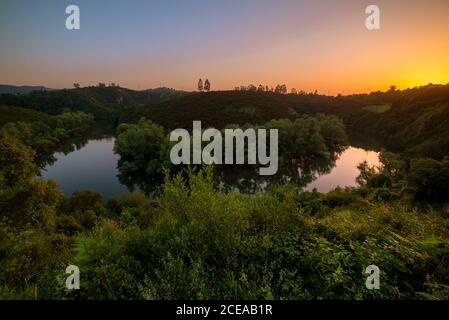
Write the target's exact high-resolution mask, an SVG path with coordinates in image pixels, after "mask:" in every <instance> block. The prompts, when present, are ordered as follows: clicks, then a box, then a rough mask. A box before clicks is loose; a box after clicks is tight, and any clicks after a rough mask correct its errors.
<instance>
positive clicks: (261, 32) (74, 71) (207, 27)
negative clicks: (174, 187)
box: [0, 0, 449, 94]
mask: <svg viewBox="0 0 449 320" xmlns="http://www.w3.org/2000/svg"><path fill="white" fill-rule="evenodd" d="M70 4H76V5H78V6H79V7H80V11H81V30H75V31H68V30H66V28H65V19H66V17H67V15H66V14H65V8H66V6H67V5H70ZM369 4H377V5H379V7H380V10H381V30H379V31H369V30H367V29H366V28H365V18H366V14H365V7H366V6H367V5H369ZM200 77H201V78H205V77H207V78H209V79H210V80H211V83H212V89H215V90H217V89H232V88H234V86H237V85H241V84H244V85H248V84H250V83H253V84H256V85H257V84H259V83H262V84H264V85H265V84H267V85H270V86H274V85H276V84H277V83H285V84H287V86H288V87H289V88H290V87H295V88H297V89H298V90H300V89H302V90H305V91H313V90H318V91H319V92H320V93H325V94H327V93H330V94H337V93H346V94H347V93H353V92H369V91H373V90H385V89H387V88H388V87H389V86H390V85H392V84H395V85H397V86H398V87H399V88H406V87H411V86H416V85H422V84H427V83H430V82H432V83H448V82H449V1H448V0H428V1H418V0H385V1H379V0H377V1H369V0H368V1H365V0H345V1H338V0H328V1H325V0H322V1H320V0H308V1H300V0H269V1H267V0H226V1H219V0H205V1H203V0H177V1H175V0H163V1H162V0H161V1H151V0H148V1H133V0H130V1H118V0H117V1H100V0H71V1H65V0H53V1H50V0H47V1H23V0H0V83H3V84H15V85H25V84H26V85H45V86H48V87H52V88H63V87H71V86H72V84H73V83H74V82H79V83H80V84H81V85H82V86H85V85H91V84H95V83H98V82H116V83H119V84H120V85H121V86H124V87H129V88H133V89H146V88H151V87H156V86H168V87H174V88H177V89H184V90H194V89H195V87H196V82H197V81H198V78H200Z"/></svg>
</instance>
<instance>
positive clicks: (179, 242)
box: [0, 85, 449, 300]
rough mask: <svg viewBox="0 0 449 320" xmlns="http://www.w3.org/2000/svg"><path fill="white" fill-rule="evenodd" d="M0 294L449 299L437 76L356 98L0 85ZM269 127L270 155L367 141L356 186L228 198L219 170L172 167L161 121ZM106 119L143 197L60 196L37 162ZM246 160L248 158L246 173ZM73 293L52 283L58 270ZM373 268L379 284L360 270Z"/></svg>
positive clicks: (443, 90)
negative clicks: (73, 272)
mask: <svg viewBox="0 0 449 320" xmlns="http://www.w3.org/2000/svg"><path fill="white" fill-rule="evenodd" d="M0 105H1V106H0V115H1V120H0V218H1V219H0V270H1V271H0V299H268V300H271V299H276V300H281V299H300V300H316V299H345V300H346V299H350V300H352V299H356V300H362V299H367V300H370V299H388V300H390V299H449V272H448V271H449V240H448V239H449V206H448V201H449V138H448V137H449V121H448V120H449V85H428V86H423V87H418V88H412V89H407V90H397V89H396V88H391V89H390V90H388V91H385V92H373V93H370V94H363V95H348V96H325V95H319V94H317V93H304V92H301V93H291V94H285V93H279V92H265V91H262V92H258V91H247V90H238V91H211V92H192V93H189V92H177V91H172V90H160V91H158V90H153V91H134V90H129V89H126V88H121V87H117V86H114V87H86V88H79V87H78V88H74V89H66V90H52V91H33V92H31V93H27V94H0ZM193 120H201V121H202V122H203V124H204V125H203V126H204V128H207V127H216V128H218V129H220V130H224V129H225V128H237V127H239V128H243V129H244V128H249V127H252V128H267V129H269V128H277V129H278V130H279V154H280V163H281V164H282V166H283V168H287V167H288V165H291V164H292V163H293V164H294V163H297V162H301V163H316V162H319V161H321V160H328V161H335V159H336V158H338V156H339V154H340V152H341V151H342V150H344V149H345V148H346V147H347V146H348V144H349V142H351V143H352V144H359V145H363V146H366V147H367V148H372V149H373V150H379V151H380V165H379V166H376V167H373V166H370V165H369V164H368V163H366V162H365V163H360V164H359V166H358V170H359V175H358V177H357V183H358V186H357V187H347V188H336V189H334V190H332V191H329V192H327V193H320V192H318V191H316V190H312V191H306V190H304V188H303V186H302V185H301V184H300V183H299V182H298V180H295V179H291V180H288V181H287V180H285V179H284V175H283V171H282V170H281V172H280V175H279V176H277V177H274V179H273V181H272V183H271V184H269V186H268V187H267V190H265V191H264V192H261V191H260V190H257V188H256V190H255V191H254V192H251V193H245V192H241V193H238V192H233V191H232V190H230V189H227V188H224V187H223V186H221V185H220V184H219V183H217V179H218V178H219V177H220V176H222V175H223V174H225V173H226V170H228V169H232V168H227V166H222V167H221V166H208V165H204V164H203V165H196V166H174V165H173V164H171V163H170V161H169V158H168V154H169V150H170V141H169V138H168V135H169V132H170V130H172V129H174V128H191V125H192V121H193ZM105 123H106V124H108V125H109V126H112V127H113V128H114V132H115V144H114V150H115V152H116V153H117V154H118V155H119V156H120V160H119V161H118V164H117V166H118V168H119V170H120V172H121V173H122V174H123V175H124V176H127V175H129V176H131V175H137V176H140V177H144V179H149V180H150V179H151V181H158V183H157V187H156V188H155V192H154V193H152V194H151V195H149V194H146V193H145V192H144V191H145V190H144V189H143V188H142V190H141V191H135V192H129V193H123V194H121V195H119V196H117V197H114V198H110V199H106V198H105V197H104V196H103V195H102V194H101V193H100V192H98V191H95V190H78V191H76V192H74V193H73V194H71V195H64V193H63V191H62V190H61V189H60V188H59V187H58V184H57V181H54V180H46V179H44V178H42V177H41V176H40V170H41V169H42V167H43V166H45V164H46V163H48V162H49V161H51V156H52V154H53V152H54V151H55V150H57V149H58V148H60V147H61V146H64V145H69V144H71V143H72V142H71V141H72V140H73V139H74V138H77V137H82V136H83V135H86V134H88V132H90V131H92V130H94V129H95V128H97V127H99V126H100V125H104V124H105ZM249 169H250V170H252V169H254V168H249ZM69 264H73V265H76V266H78V267H79V268H80V270H81V289H80V290H67V289H66V288H65V279H66V276H67V275H66V274H65V268H66V267H67V265H69ZM368 265H377V266H379V268H380V270H381V275H380V277H381V286H380V289H379V290H368V289H367V288H366V287H365V280H366V274H365V273H364V271H365V268H366V267H367V266H368Z"/></svg>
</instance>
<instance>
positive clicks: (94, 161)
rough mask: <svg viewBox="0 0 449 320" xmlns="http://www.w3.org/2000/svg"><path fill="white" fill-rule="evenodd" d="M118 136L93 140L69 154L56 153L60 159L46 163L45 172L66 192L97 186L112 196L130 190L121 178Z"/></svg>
mask: <svg viewBox="0 0 449 320" xmlns="http://www.w3.org/2000/svg"><path fill="white" fill-rule="evenodd" d="M113 147H114V138H107V139H100V140H89V142H88V143H87V144H86V145H85V146H84V147H82V148H81V149H79V150H76V151H74V152H71V153H69V154H67V155H64V154H63V153H56V154H55V157H56V159H57V160H56V162H55V163H54V164H53V165H52V166H47V167H45V170H46V171H44V172H42V176H43V177H44V178H45V179H55V180H57V182H58V185H59V187H61V188H62V189H63V190H64V192H65V194H66V195H71V194H72V193H73V192H74V191H75V190H77V189H93V190H96V191H99V192H101V193H103V195H104V197H105V198H106V199H107V198H111V197H114V196H116V195H117V194H120V193H122V192H125V191H127V188H126V187H125V186H124V185H122V184H120V182H119V181H118V178H117V174H118V170H117V161H118V159H119V156H118V155H117V154H115V153H114V151H113Z"/></svg>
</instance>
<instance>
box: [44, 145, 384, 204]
mask: <svg viewBox="0 0 449 320" xmlns="http://www.w3.org/2000/svg"><path fill="white" fill-rule="evenodd" d="M113 146H114V138H104V139H96V140H89V141H88V142H87V143H86V144H85V145H84V146H82V147H80V148H79V149H77V150H75V151H73V152H70V153H68V154H64V153H56V154H55V155H54V157H55V158H56V161H55V162H54V163H53V164H51V165H47V166H46V167H45V168H44V170H43V171H42V176H43V177H44V178H46V179H55V180H57V181H58V185H59V186H60V187H61V188H62V189H63V190H64V192H65V194H66V195H71V194H72V193H73V192H74V191H75V190H77V189H93V190H96V191H99V192H101V193H103V195H104V197H105V198H106V199H107V198H111V197H114V196H116V195H118V194H120V193H122V192H126V191H133V186H132V184H131V185H130V183H129V179H126V178H123V177H121V179H119V176H120V174H119V171H118V169H117V162H118V159H119V156H118V155H117V154H115V153H114V151H113ZM364 160H366V161H368V163H369V164H371V165H378V164H379V154H378V153H377V152H374V151H366V150H364V149H359V148H354V147H349V148H348V149H346V150H345V151H343V152H342V153H341V155H340V156H339V157H338V158H337V160H336V161H335V166H333V167H332V166H331V167H330V168H329V169H328V170H325V171H324V172H322V173H321V174H320V173H318V171H317V172H315V173H314V180H313V181H312V182H310V183H308V184H307V185H306V187H305V189H306V190H312V189H314V188H316V189H317V190H318V191H320V192H327V191H330V190H332V189H334V188H336V187H337V186H341V187H346V186H355V185H356V181H355V178H356V177H357V175H358V173H359V172H358V170H357V165H358V164H359V163H360V162H362V161H364ZM125 183H126V184H127V185H128V187H127V186H126V185H125Z"/></svg>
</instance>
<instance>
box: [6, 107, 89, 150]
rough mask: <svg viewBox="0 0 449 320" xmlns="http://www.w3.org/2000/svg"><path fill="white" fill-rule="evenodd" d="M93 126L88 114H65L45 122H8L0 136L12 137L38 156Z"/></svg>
mask: <svg viewBox="0 0 449 320" xmlns="http://www.w3.org/2000/svg"><path fill="white" fill-rule="evenodd" d="M94 124H95V122H94V119H93V116H92V115H90V114H85V113H83V112H66V113H63V114H60V115H57V116H52V117H51V118H49V119H47V121H46V122H44V121H18V122H8V123H7V124H5V125H4V126H3V127H2V128H1V129H0V135H8V136H14V137H16V138H17V139H19V140H20V141H21V142H22V143H23V144H25V145H27V146H29V147H31V148H33V149H34V150H35V151H37V152H38V154H45V153H48V152H51V151H53V150H54V148H55V147H56V145H58V144H60V143H61V142H63V141H65V140H67V139H69V138H73V137H76V136H79V135H82V134H84V133H86V132H87V131H88V130H89V129H91V128H92V127H93V126H94Z"/></svg>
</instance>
